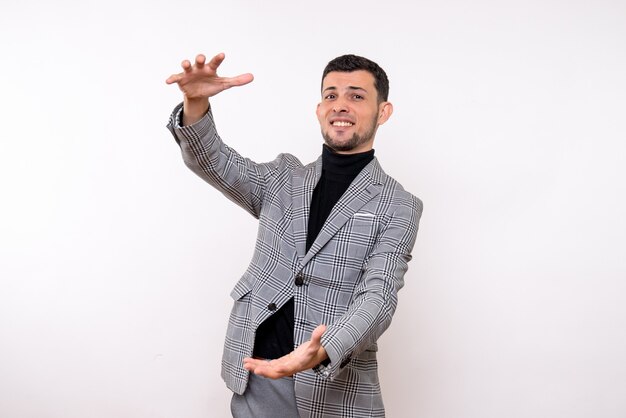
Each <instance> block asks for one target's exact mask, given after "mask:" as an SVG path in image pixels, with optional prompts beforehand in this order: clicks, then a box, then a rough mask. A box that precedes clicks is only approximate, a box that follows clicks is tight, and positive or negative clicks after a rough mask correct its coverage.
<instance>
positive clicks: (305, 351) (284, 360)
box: [243, 325, 328, 379]
mask: <svg viewBox="0 0 626 418" xmlns="http://www.w3.org/2000/svg"><path fill="white" fill-rule="evenodd" d="M324 331H326V325H320V326H318V327H317V328H315V330H313V333H311V340H309V341H307V342H305V343H303V344H301V345H299V346H298V347H297V348H296V349H295V350H293V351H292V352H291V353H289V354H287V355H285V356H283V357H281V358H278V359H276V360H270V361H268V360H260V359H254V358H250V357H247V358H245V359H243V367H244V368H245V369H246V370H248V371H250V372H253V373H254V374H257V375H259V376H263V377H269V378H271V379H279V378H281V377H285V376H292V375H294V374H296V373H298V372H301V371H303V370H308V369H311V368H313V367H315V366H317V365H318V364H320V363H321V362H322V361H324V360H326V359H327V358H328V356H327V355H326V350H325V349H324V347H322V343H321V339H322V334H324Z"/></svg>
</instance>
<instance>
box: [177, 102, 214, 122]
mask: <svg viewBox="0 0 626 418" xmlns="http://www.w3.org/2000/svg"><path fill="white" fill-rule="evenodd" d="M208 111H209V99H208V98H207V97H203V98H199V99H189V98H187V97H185V98H184V101H183V125H184V126H188V125H193V124H194V123H196V122H197V121H199V120H200V119H202V117H203V116H204V115H206V113H207V112H208Z"/></svg>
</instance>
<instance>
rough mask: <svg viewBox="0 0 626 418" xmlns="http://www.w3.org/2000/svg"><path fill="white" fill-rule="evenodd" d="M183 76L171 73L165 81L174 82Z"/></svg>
mask: <svg viewBox="0 0 626 418" xmlns="http://www.w3.org/2000/svg"><path fill="white" fill-rule="evenodd" d="M181 78H183V75H182V74H180V73H179V74H172V75H171V76H169V77H168V78H167V80H165V82H166V83H167V84H174V83H178V81H180V79H181Z"/></svg>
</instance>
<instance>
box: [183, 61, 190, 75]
mask: <svg viewBox="0 0 626 418" xmlns="http://www.w3.org/2000/svg"><path fill="white" fill-rule="evenodd" d="M180 66H181V67H183V70H185V72H186V73H188V72H189V71H191V63H190V62H189V60H184V61H183V62H182V63H181V64H180Z"/></svg>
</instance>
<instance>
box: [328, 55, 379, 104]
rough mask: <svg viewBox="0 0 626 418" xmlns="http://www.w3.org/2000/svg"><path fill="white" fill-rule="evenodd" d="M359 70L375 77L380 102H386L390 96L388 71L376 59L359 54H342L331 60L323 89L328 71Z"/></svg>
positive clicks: (345, 71) (344, 71) (349, 71)
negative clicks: (369, 58)
mask: <svg viewBox="0 0 626 418" xmlns="http://www.w3.org/2000/svg"><path fill="white" fill-rule="evenodd" d="M358 70H363V71H367V72H368V73H370V74H371V75H372V77H374V87H375V88H376V92H377V93H378V102H379V103H381V102H386V101H387V99H388V97H389V79H388V78H387V73H385V70H383V69H382V68H380V66H379V65H378V64H376V63H375V62H374V61H371V60H368V59H367V58H365V57H359V56H358V55H352V54H347V55H342V56H340V57H337V58H335V59H334V60H332V61H330V62H329V63H328V64H327V65H326V68H324V72H323V73H322V90H323V87H324V79H325V78H326V76H327V75H328V73H330V72H332V71H337V72H340V73H351V72H353V71H358Z"/></svg>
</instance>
